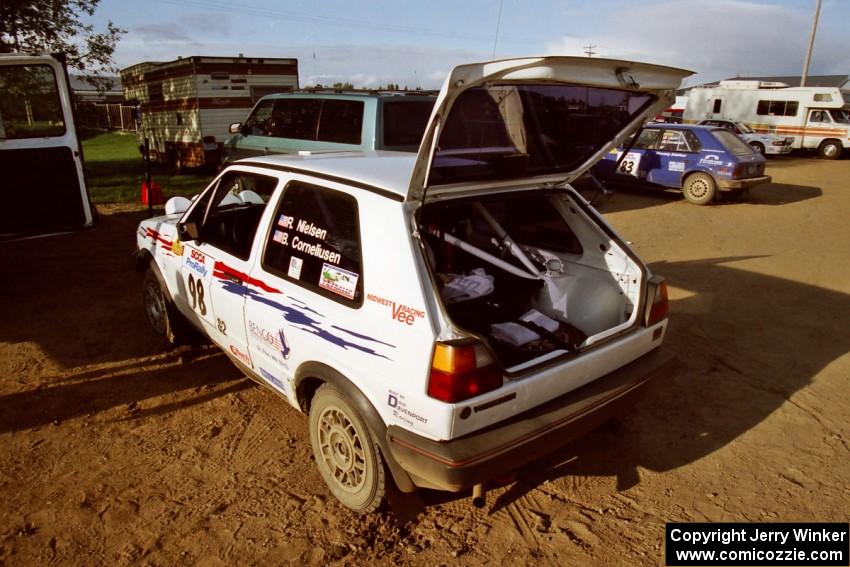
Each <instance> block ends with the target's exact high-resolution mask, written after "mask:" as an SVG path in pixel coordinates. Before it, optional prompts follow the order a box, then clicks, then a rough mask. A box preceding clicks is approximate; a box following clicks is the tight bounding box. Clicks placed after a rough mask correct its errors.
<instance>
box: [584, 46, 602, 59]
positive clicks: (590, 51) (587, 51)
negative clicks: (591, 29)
mask: <svg viewBox="0 0 850 567" xmlns="http://www.w3.org/2000/svg"><path fill="white" fill-rule="evenodd" d="M594 47H599V46H598V45H585V46H584V54H585V55H587V56H588V57H593V56H594V55H596V52H595V51H593V48H594Z"/></svg>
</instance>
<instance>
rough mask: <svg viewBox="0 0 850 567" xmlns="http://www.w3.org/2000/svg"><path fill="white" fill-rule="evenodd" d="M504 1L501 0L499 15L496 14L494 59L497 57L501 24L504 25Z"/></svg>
mask: <svg viewBox="0 0 850 567" xmlns="http://www.w3.org/2000/svg"><path fill="white" fill-rule="evenodd" d="M502 3H503V0H499V15H498V16H496V36H495V37H494V38H493V59H495V58H496V45H497V44H498V43H499V26H500V25H502Z"/></svg>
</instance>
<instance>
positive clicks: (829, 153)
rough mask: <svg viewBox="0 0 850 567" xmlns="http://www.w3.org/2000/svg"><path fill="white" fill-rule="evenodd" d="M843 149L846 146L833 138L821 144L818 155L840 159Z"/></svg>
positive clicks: (824, 157) (823, 157)
mask: <svg viewBox="0 0 850 567" xmlns="http://www.w3.org/2000/svg"><path fill="white" fill-rule="evenodd" d="M843 149H844V148H843V147H842V146H841V144H840V143H838V142H836V141H833V140H827V141H826V142H824V143H822V144H821V145H820V148H818V155H819V156H820V157H821V158H822V159H838V158H839V157H840V156H841V152H842V150H843Z"/></svg>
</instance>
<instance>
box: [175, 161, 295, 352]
mask: <svg viewBox="0 0 850 567" xmlns="http://www.w3.org/2000/svg"><path fill="white" fill-rule="evenodd" d="M278 183H279V179H278V177H276V176H275V175H274V174H261V173H258V172H256V171H251V170H248V169H240V168H238V167H233V168H229V169H227V170H225V172H224V173H222V175H221V176H220V177H219V179H218V180H217V182H216V183H214V184H213V186H212V187H211V188H210V189H209V190H208V191H207V192H206V193H205V194H204V195H203V196H202V197H201V200H200V202H199V203H198V205H196V206H195V207H194V208H193V209H192V211H191V212H190V213H189V217H188V219H187V222H192V223H194V224H195V226H196V227H197V233H198V238H196V239H194V240H191V241H189V242H186V243H185V248H186V250H185V251H184V254H183V258H184V260H183V265H182V267H181V278H182V284H183V287H184V289H185V290H186V306H187V307H188V308H189V310H190V311H191V312H192V315H193V316H194V317H195V318H196V319H197V320H198V321H199V322H200V323H202V324H203V325H204V327H205V328H206V331H207V333H208V334H209V336H210V337H211V338H212V339H213V340H214V341H215V342H216V343H218V344H219V345H220V346H221V347H222V348H223V349H224V350H225V351H226V352H228V353H229V354H230V355H232V356H233V357H234V358H236V359H238V360H239V361H240V362H241V363H243V364H244V365H245V366H248V367H252V366H253V365H252V362H251V358H250V356H249V355H248V341H247V332H246V327H245V316H244V307H245V296H246V294H247V292H248V290H249V289H250V288H251V287H252V286H256V285H260V284H258V283H257V282H253V281H252V280H251V279H250V278H249V277H248V273H249V272H250V269H251V265H252V262H254V260H255V258H254V256H255V253H254V252H253V248H254V246H253V243H254V238H255V235H256V234H257V233H258V231H259V228H260V224H261V221H262V219H263V215H264V213H265V208H266V204H267V203H268V202H269V200H270V198H271V196H272V195H273V193H274V190H275V188H276V187H277V185H278Z"/></svg>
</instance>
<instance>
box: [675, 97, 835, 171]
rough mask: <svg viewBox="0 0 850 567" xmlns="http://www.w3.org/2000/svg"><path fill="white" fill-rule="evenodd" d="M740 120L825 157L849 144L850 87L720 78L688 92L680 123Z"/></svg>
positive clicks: (828, 157) (829, 156)
mask: <svg viewBox="0 0 850 567" xmlns="http://www.w3.org/2000/svg"><path fill="white" fill-rule="evenodd" d="M703 120H732V121H736V122H743V123H745V124H746V125H747V126H749V127H750V128H752V129H753V130H755V131H757V132H763V133H769V134H779V135H782V136H792V137H793V138H794V141H793V142H792V147H793V148H795V149H808V150H816V151H817V152H818V154H819V155H820V157H822V158H825V159H836V158H838V157H839V156H840V155H841V153H842V151H843V150H844V149H847V148H850V91H842V90H841V89H839V88H837V87H788V86H787V85H784V84H783V83H762V82H759V81H720V84H719V85H718V86H716V87H695V88H693V89H691V90H690V91H688V102H687V105H686V106H685V112H684V121H685V123H690V124H695V123H698V122H701V121H703Z"/></svg>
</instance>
